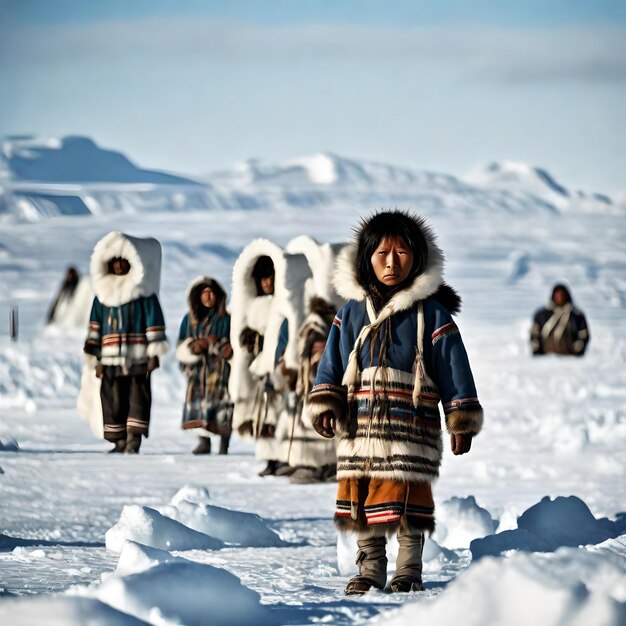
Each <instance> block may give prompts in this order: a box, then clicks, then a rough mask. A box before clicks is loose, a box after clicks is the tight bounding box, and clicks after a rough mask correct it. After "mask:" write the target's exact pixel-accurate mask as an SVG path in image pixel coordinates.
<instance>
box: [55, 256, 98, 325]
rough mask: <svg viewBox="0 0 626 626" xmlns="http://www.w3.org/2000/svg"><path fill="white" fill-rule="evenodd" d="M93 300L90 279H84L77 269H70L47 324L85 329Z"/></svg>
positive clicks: (67, 271) (66, 273)
mask: <svg viewBox="0 0 626 626" xmlns="http://www.w3.org/2000/svg"><path fill="white" fill-rule="evenodd" d="M92 300H93V291H92V290H91V285H90V283H89V279H88V278H82V277H81V276H80V274H79V272H78V270H77V269H76V268H75V267H68V268H67V270H66V272H65V277H64V278H63V282H62V283H61V287H60V288H59V292H58V293H57V297H56V298H55V299H54V302H53V303H52V306H51V307H50V310H49V311H48V318H47V320H46V323H47V324H48V325H49V326H58V327H61V328H84V327H85V326H86V325H87V322H88V320H89V311H90V308H91V302H92Z"/></svg>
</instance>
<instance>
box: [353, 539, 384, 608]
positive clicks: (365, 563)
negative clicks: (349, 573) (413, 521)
mask: <svg viewBox="0 0 626 626" xmlns="http://www.w3.org/2000/svg"><path fill="white" fill-rule="evenodd" d="M386 543H387V540H386V539H385V537H384V536H383V537H369V538H367V539H359V540H358V541H357V545H358V546H359V551H358V552H357V555H356V564H357V565H358V567H359V575H358V576H354V577H353V578H351V579H350V581H349V582H348V584H347V585H346V591H345V593H346V595H347V596H353V595H354V596H360V595H363V594H364V593H367V592H368V591H369V590H370V589H371V588H372V587H375V588H376V589H384V588H385V585H386V583H387V555H386V553H385V544H386Z"/></svg>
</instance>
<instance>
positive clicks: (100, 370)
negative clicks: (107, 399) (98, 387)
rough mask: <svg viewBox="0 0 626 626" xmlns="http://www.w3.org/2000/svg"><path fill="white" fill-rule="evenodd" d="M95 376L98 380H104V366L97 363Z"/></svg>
mask: <svg viewBox="0 0 626 626" xmlns="http://www.w3.org/2000/svg"><path fill="white" fill-rule="evenodd" d="M96 376H97V377H98V378H104V365H102V363H100V361H98V363H97V364H96Z"/></svg>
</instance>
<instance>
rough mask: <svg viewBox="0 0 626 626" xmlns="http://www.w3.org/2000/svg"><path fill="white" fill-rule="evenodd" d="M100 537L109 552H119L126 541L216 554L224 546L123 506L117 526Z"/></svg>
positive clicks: (167, 520)
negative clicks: (207, 551)
mask: <svg viewBox="0 0 626 626" xmlns="http://www.w3.org/2000/svg"><path fill="white" fill-rule="evenodd" d="M104 537H105V542H106V547H107V550H110V551H111V552H121V551H122V548H123V546H124V542H125V541H126V540H127V539H130V540H132V541H136V542H138V543H142V544H144V545H146V546H150V547H152V548H160V549H162V550H194V549H201V550H202V549H209V550H217V549H219V548H222V547H223V545H224V544H223V543H222V542H221V541H220V540H219V539H215V538H213V537H209V536H208V535H205V534H202V533H199V532H197V531H196V530H193V529H191V528H187V526H184V525H183V524H181V523H179V522H177V521H175V520H173V519H170V518H169V517H164V516H163V515H161V514H160V513H159V512H158V511H155V510H154V509H151V508H149V507H146V506H139V505H137V504H130V505H127V506H125V507H124V509H123V510H122V515H121V516H120V519H119V521H118V522H117V524H115V525H114V526H113V527H111V528H109V530H107V532H106V533H105V536H104Z"/></svg>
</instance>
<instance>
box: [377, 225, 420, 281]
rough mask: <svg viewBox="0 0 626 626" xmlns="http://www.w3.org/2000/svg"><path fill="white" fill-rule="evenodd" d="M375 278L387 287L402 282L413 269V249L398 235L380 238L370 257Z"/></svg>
mask: <svg viewBox="0 0 626 626" xmlns="http://www.w3.org/2000/svg"><path fill="white" fill-rule="evenodd" d="M371 262H372V268H373V269H374V274H376V278H377V279H378V280H379V282H381V283H382V284H383V285H386V286H387V287H394V286H396V285H399V284H401V283H402V282H404V281H405V280H406V279H407V278H408V276H409V274H410V273H411V269H413V251H412V250H411V249H410V248H409V247H408V246H407V244H406V241H404V239H402V238H400V237H386V238H384V239H381V241H380V243H379V244H378V248H376V250H374V254H372V257H371Z"/></svg>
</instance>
